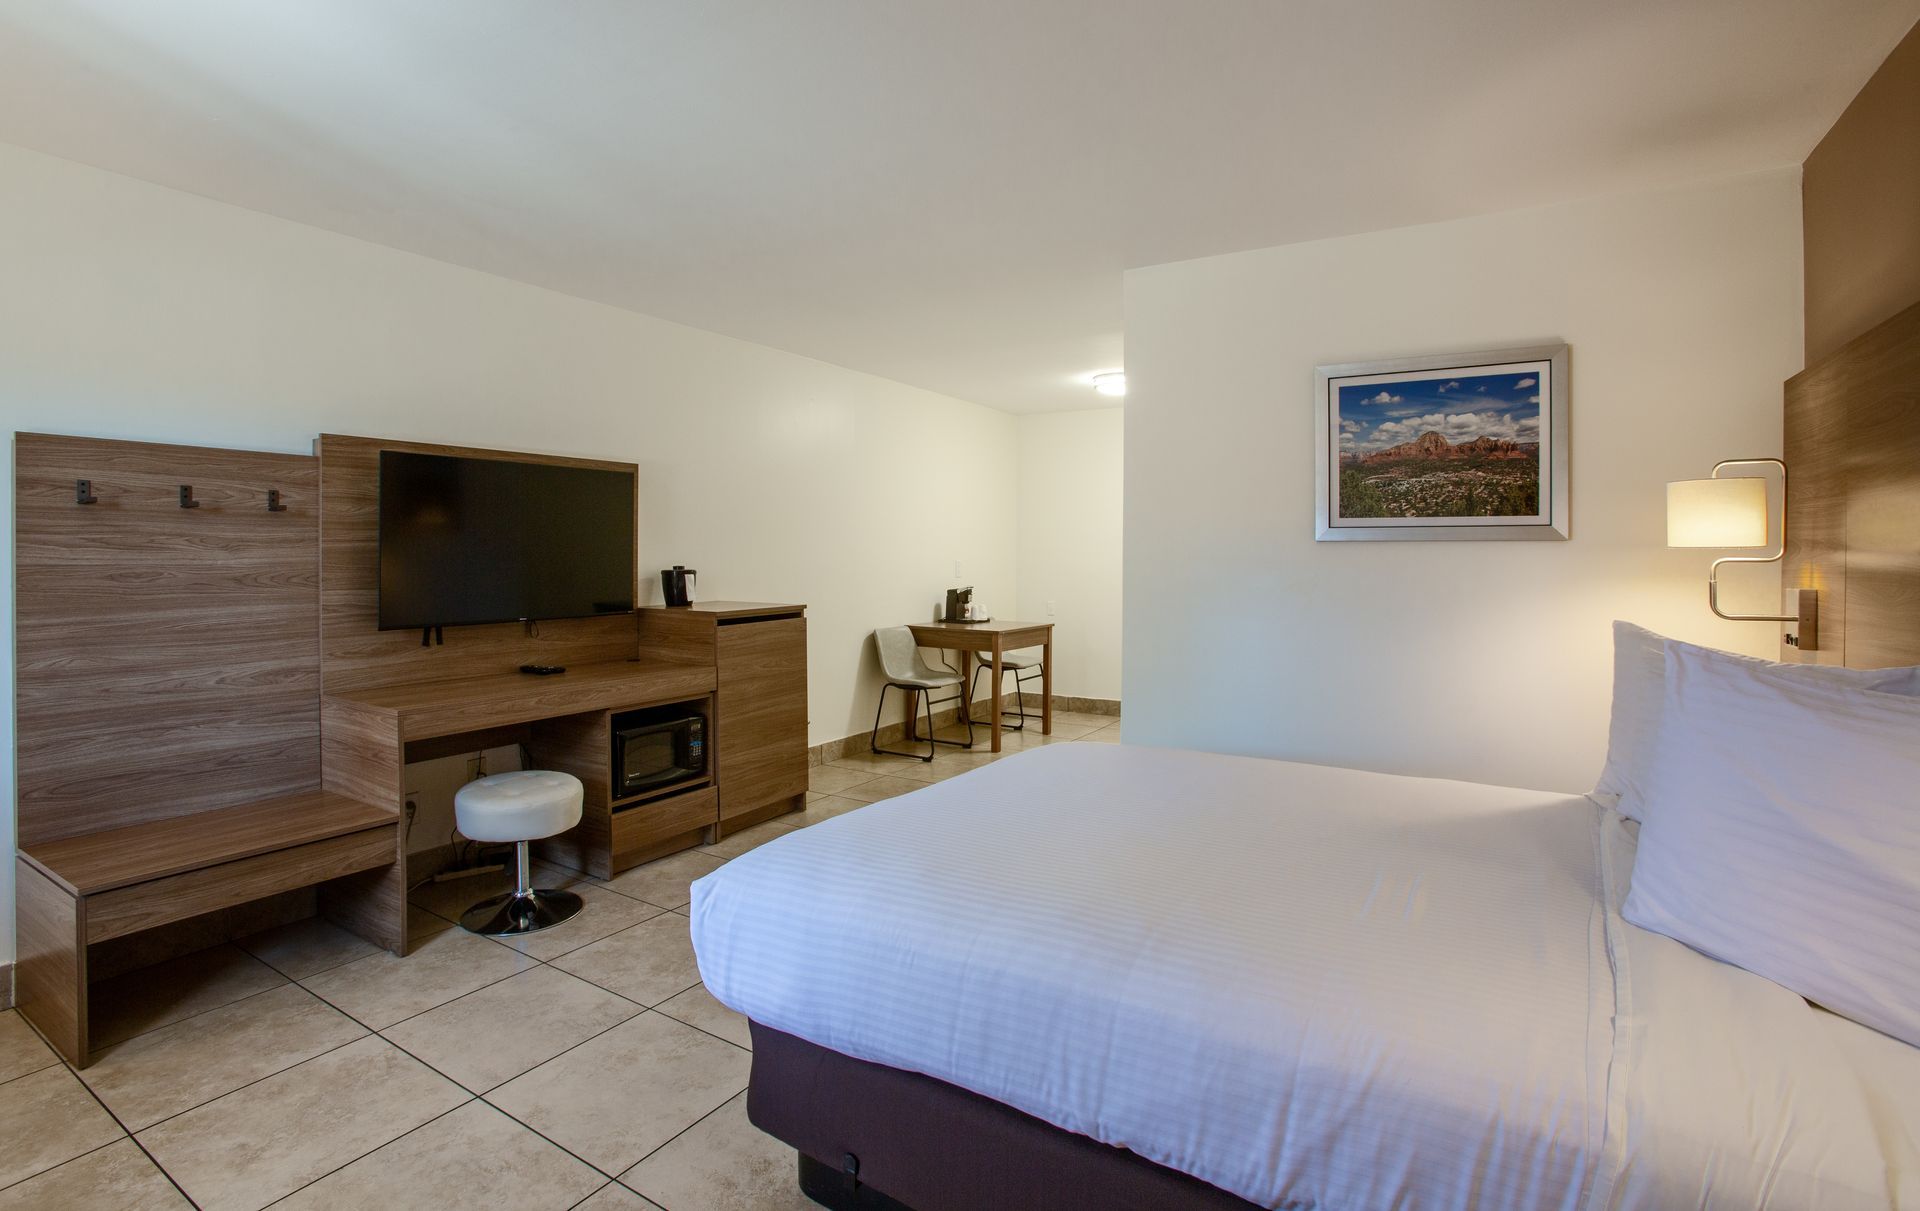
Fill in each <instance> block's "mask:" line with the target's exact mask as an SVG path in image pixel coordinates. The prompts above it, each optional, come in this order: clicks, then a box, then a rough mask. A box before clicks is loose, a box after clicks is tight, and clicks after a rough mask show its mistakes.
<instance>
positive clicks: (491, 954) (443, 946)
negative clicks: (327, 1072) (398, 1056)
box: [301, 929, 534, 1030]
mask: <svg viewBox="0 0 1920 1211" xmlns="http://www.w3.org/2000/svg"><path fill="white" fill-rule="evenodd" d="M533 965H534V960H532V959H530V958H528V957H527V956H526V955H523V954H521V953H519V952H518V951H515V950H511V949H509V948H507V947H505V946H501V945H498V944H497V943H495V942H492V941H490V940H489V939H486V938H483V937H480V936H479V935H478V934H470V933H468V932H467V931H466V930H464V929H449V930H447V931H445V932H444V933H437V934H434V935H433V936H432V937H430V938H428V939H427V940H426V941H425V942H423V943H420V944H419V945H418V946H416V948H415V949H414V952H413V953H412V954H410V955H408V956H407V957H406V958H404V959H402V958H396V957H395V956H393V955H391V954H389V953H387V952H386V951H384V950H383V951H381V952H380V953H379V954H374V955H368V956H367V957H366V958H364V959H357V960H355V961H354V962H352V963H348V964H347V965H346V966H345V967H335V968H334V969H332V970H331V971H323V972H321V973H320V974H319V975H316V976H309V977H308V978H307V979H305V980H302V981H301V983H302V984H304V985H306V987H307V989H308V990H309V991H311V992H312V993H313V994H314V995H315V996H318V997H320V998H322V999H323V1000H325V1001H327V1002H328V1003H329V1004H331V1005H333V1006H335V1007H336V1008H338V1009H340V1010H342V1011H343V1012H346V1013H350V1014H352V1015H353V1016H354V1017H356V1018H358V1019H360V1021H362V1022H364V1023H366V1024H367V1025H368V1026H371V1027H373V1029H375V1030H384V1029H386V1028H387V1027H389V1026H391V1025H393V1024H394V1023H395V1022H398V1021H402V1020H404V1019H406V1018H410V1017H412V1016H413V1015H414V1014H416V1013H424V1012H426V1011H427V1010H429V1009H432V1008H434V1007H435V1006H438V1005H444V1004H446V1003H447V1002H448V1001H451V1000H453V999H454V998H455V997H463V996H465V995H467V994H468V993H470V992H472V991H474V990H475V989H477V988H484V987H486V986H487V985H488V984H492V983H495V982H496V981H499V980H504V979H506V978H507V977H508V976H510V975H513V974H515V973H516V972H522V971H525V970H527V969H528V968H529V967H532V966H533Z"/></svg>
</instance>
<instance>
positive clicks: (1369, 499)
mask: <svg viewBox="0 0 1920 1211" xmlns="http://www.w3.org/2000/svg"><path fill="white" fill-rule="evenodd" d="M1336 419H1337V421H1338V427H1339V434H1340V437H1339V441H1340V451H1339V467H1340V483H1339V497H1338V499H1339V515H1340V517H1341V518H1342V519H1347V518H1456V517H1514V518H1520V517H1536V516H1539V514H1540V486H1541V474H1540V467H1541V458H1540V388H1539V380H1538V378H1537V377H1536V376H1535V375H1532V374H1498V375H1463V376H1458V377H1437V378H1432V379H1420V380H1413V381H1407V382H1395V383H1390V384H1381V383H1378V382H1375V383H1369V384H1367V385H1364V386H1356V385H1344V386H1342V387H1341V388H1340V391H1339V412H1338V416H1337V418H1336Z"/></svg>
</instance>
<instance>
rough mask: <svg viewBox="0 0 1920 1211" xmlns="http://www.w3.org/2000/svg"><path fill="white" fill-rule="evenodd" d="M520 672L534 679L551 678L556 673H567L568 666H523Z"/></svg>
mask: <svg viewBox="0 0 1920 1211" xmlns="http://www.w3.org/2000/svg"><path fill="white" fill-rule="evenodd" d="M520 671H521V672H523V673H527V674H529V675H531V676H534V677H551V676H553V675H554V674H555V673H564V672H566V671H567V666H566V665H564V664H523V665H521V666H520Z"/></svg>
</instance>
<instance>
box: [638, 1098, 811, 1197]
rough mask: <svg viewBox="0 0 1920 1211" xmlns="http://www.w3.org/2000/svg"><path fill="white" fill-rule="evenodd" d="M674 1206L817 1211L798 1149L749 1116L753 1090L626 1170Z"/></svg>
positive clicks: (649, 1194)
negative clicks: (798, 1163) (797, 1165)
mask: <svg viewBox="0 0 1920 1211" xmlns="http://www.w3.org/2000/svg"><path fill="white" fill-rule="evenodd" d="M620 1181H621V1184H623V1185H626V1186H631V1187H632V1188H634V1189H635V1190H638V1191H640V1192H641V1193H642V1194H644V1195H646V1196H647V1197H648V1198H650V1199H652V1200H653V1201H654V1202H656V1203H659V1204H660V1205H661V1206H663V1207H666V1208H668V1211H682V1208H686V1209H688V1211H692V1209H693V1208H699V1211H813V1209H814V1206H815V1204H814V1203H813V1202H812V1201H811V1200H809V1199H808V1198H807V1196H806V1195H804V1194H802V1193H800V1186H799V1182H798V1178H797V1175H796V1174H795V1172H794V1159H793V1149H791V1148H789V1147H787V1146H786V1145H785V1144H783V1143H781V1142H780V1141H779V1140H777V1139H774V1138H773V1137H772V1136H770V1135H768V1134H766V1133H765V1132H763V1131H761V1130H760V1129H759V1128H758V1127H755V1126H754V1125H753V1124H752V1123H750V1122H748V1121H747V1095H746V1094H744V1093H743V1094H741V1095H740V1096H738V1097H736V1098H733V1099H731V1100H730V1101H728V1102H727V1104H726V1105H724V1106H722V1107H720V1109H718V1110H716V1111H714V1112H713V1113H712V1114H710V1115H708V1116H707V1117H706V1118H704V1119H701V1120H700V1121H699V1122H698V1123H697V1124H695V1125H694V1126H693V1127H692V1128H691V1129H689V1130H688V1131H686V1132H685V1133H683V1134H681V1135H679V1136H677V1137H675V1138H674V1139H673V1140H672V1141H671V1142H669V1143H668V1144H667V1145H666V1146H665V1147H663V1148H661V1149H660V1150H659V1151H658V1152H655V1153H654V1154H653V1155H652V1156H649V1157H647V1158H646V1159H645V1160H643V1161H641V1162H640V1163H639V1164H637V1165H635V1166H634V1167H633V1168H631V1169H629V1170H627V1171H626V1172H625V1173H623V1174H621V1175H620Z"/></svg>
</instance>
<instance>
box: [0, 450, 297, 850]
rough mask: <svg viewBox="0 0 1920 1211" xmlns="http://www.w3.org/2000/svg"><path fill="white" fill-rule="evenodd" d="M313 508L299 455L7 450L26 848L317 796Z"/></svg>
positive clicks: (21, 815)
mask: <svg viewBox="0 0 1920 1211" xmlns="http://www.w3.org/2000/svg"><path fill="white" fill-rule="evenodd" d="M81 480H85V481H86V482H87V484H88V485H89V488H88V494H89V495H90V497H91V503H87V504H83V503H82V496H81V493H80V491H79V487H78V484H79V481H81ZM182 485H187V486H189V487H191V489H192V491H193V497H192V499H193V504H192V506H191V507H188V508H182V507H181V506H182V503H183V502H182V499H181V496H180V489H181V486H182ZM269 492H277V493H278V494H279V495H278V497H276V498H273V503H274V504H276V505H277V506H278V508H274V509H270V508H269V507H268V505H269V497H268V493H269ZM319 495H320V494H319V466H318V464H316V463H315V461H314V460H313V459H312V458H311V457H308V456H306V455H301V454H258V453H252V452H248V451H242V450H207V449H201V448H199V447H194V446H162V445H149V444H146V443H143V442H122V441H100V440H96V439H92V438H84V437H48V436H43V435H41V434H36V433H22V434H19V435H17V436H16V437H15V438H14V525H15V527H16V529H15V535H14V567H15V575H16V577H17V581H16V584H17V589H18V592H17V595H16V597H15V603H14V604H15V610H16V614H15V619H16V625H17V632H16V635H17V638H16V643H17V645H18V649H17V653H18V654H17V661H18V663H17V665H16V668H17V670H18V674H19V681H18V684H17V687H16V693H17V695H18V697H17V699H16V703H17V709H18V711H19V715H18V719H19V745H20V763H19V779H20V781H19V796H20V806H19V829H20V844H21V845H22V846H29V845H36V844H39V843H42V842H46V841H52V840H56V839H58V838H60V837H71V836H76V835H78V834H81V833H89V832H100V831H103V830H105V829H110V828H118V827H120V826H122V825H127V824H136V823H140V822H142V821H146V820H159V819H164V818H167V817H170V816H184V815H189V814H191V813H193V812H201V811H208V810H211V809H214V808H220V807H232V806H235V805H237V804H241V803H250V802H253V801H254V800H258V799H266V798H271V797H272V796H274V795H283V794H293V793H295V792H297V791H303V790H311V789H313V788H314V787H317V786H319V785H320V700H319V699H320V652H319V639H320V610H319V600H318V589H319V550H320V524H319V522H320V510H319Z"/></svg>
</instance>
